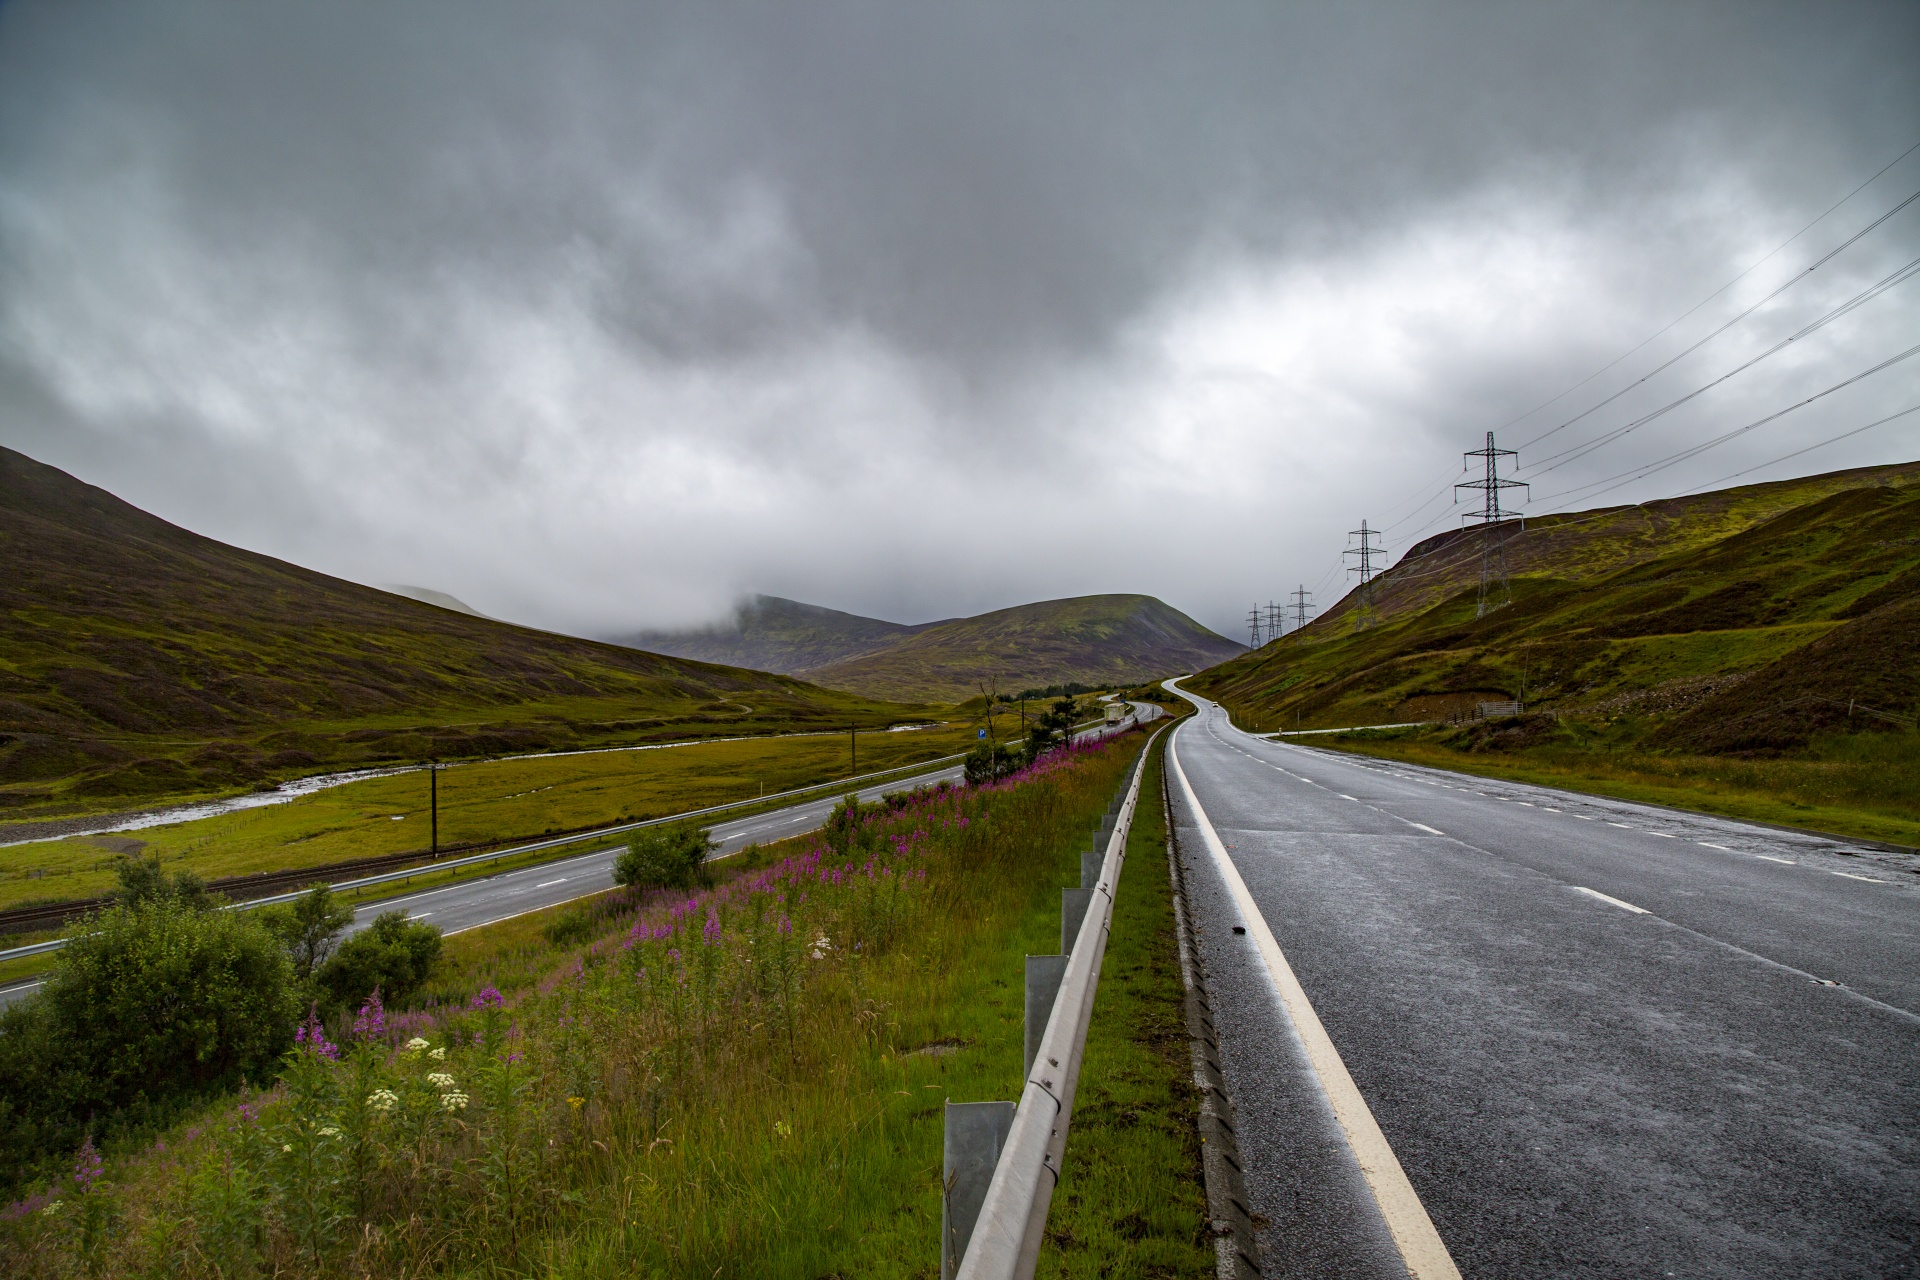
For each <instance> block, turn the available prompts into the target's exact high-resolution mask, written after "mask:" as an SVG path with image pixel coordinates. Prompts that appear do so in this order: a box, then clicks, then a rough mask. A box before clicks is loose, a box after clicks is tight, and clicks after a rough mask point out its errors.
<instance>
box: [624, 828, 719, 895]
mask: <svg viewBox="0 0 1920 1280" xmlns="http://www.w3.org/2000/svg"><path fill="white" fill-rule="evenodd" d="M718 847H719V846H717V845H716V844H714V842H713V833H712V832H710V831H707V830H705V829H704V828H696V827H672V828H668V827H648V828H646V829H645V830H643V831H641V832H639V833H638V834H636V835H635V836H634V837H633V839H632V840H630V841H628V842H627V847H626V850H625V852H623V853H622V854H621V855H620V856H619V857H618V858H616V859H615V860H614V864H613V882H614V883H615V884H617V885H632V886H634V887H635V888H640V889H691V888H693V887H695V886H696V885H697V886H700V887H703V888H704V887H705V886H707V885H710V884H712V883H713V868H712V867H710V866H709V865H708V864H707V856H708V855H709V854H711V853H712V852H713V851H714V850H715V849H716V848H718Z"/></svg>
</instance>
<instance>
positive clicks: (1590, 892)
mask: <svg viewBox="0 0 1920 1280" xmlns="http://www.w3.org/2000/svg"><path fill="white" fill-rule="evenodd" d="M1573 888H1574V890H1575V891H1576V892H1579V893H1584V894H1586V895H1587V896H1588V897H1589V898H1598V899H1600V901H1602V902H1608V903H1612V904H1613V905H1614V906H1616V907H1619V908H1620V909H1621V910H1622V911H1631V912H1633V914H1635V915H1637V916H1650V915H1652V914H1653V913H1652V912H1651V911H1649V910H1647V909H1646V908H1645V907H1636V906H1634V905H1633V904H1632V903H1631V902H1622V901H1621V900H1620V899H1618V898H1616V897H1613V896H1612V895H1611V894H1605V893H1602V892H1600V891H1599V890H1598V889H1589V888H1587V887H1586V886H1585V885H1583V884H1576V885H1574V886H1573Z"/></svg>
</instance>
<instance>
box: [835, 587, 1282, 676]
mask: <svg viewBox="0 0 1920 1280" xmlns="http://www.w3.org/2000/svg"><path fill="white" fill-rule="evenodd" d="M1243 652H1245V646H1243V645H1239V644H1236V643H1235V642H1233V641H1232V640H1228V639H1226V638H1225V637H1224V636H1219V635H1216V634H1214V633H1213V632H1211V631H1209V630H1207V629H1206V628H1205V627H1203V626H1201V625H1200V624H1199V623H1197V622H1195V621H1194V620H1193V619H1192V618H1189V617H1188V616H1187V615H1186V614H1184V613H1181V612H1180V611H1179V610H1178V609H1175V608H1173V607H1172V606H1171V605H1168V604H1165V603H1163V602H1162V601H1159V600H1156V599H1155V598H1154V597H1152V596H1137V595H1108V596H1078V597H1075V598H1073V599H1069V600H1045V601H1041V602H1040V603H1038V604H1023V605H1018V606H1016V607H1014V608H1011V609H998V610H995V611H994V612H992V613H983V614H981V615H979V616H978V617H974V618H954V619H951V620H949V621H946V622H936V623H933V624H931V625H929V626H926V627H923V628H920V629H917V630H916V631H915V632H914V633H913V634H912V635H908V636H904V637H901V638H899V639H896V640H894V641H893V642H892V643H890V644H888V645H886V646H885V647H884V648H881V649H878V650H876V651H874V652H871V653H867V654H863V655H861V656H859V657H855V658H849V659H845V660H843V661H840V662H835V663H830V664H828V665H825V666H820V667H814V668H811V669H809V670H808V671H807V673H806V675H807V678H808V679H809V680H813V681H817V682H818V683H820V684H823V685H826V686H827V687H828V688H832V689H847V690H854V691H858V692H860V693H864V694H867V695H869V696H872V697H877V698H899V699H918V700H925V701H930V702H933V701H959V700H962V699H965V698H968V697H973V696H977V695H978V694H979V692H980V686H981V683H982V682H987V683H990V684H997V686H998V688H999V690H1000V692H1002V693H1015V692H1018V691H1019V690H1021V689H1026V688H1035V687H1044V686H1046V685H1052V684H1067V683H1073V682H1077V683H1080V684H1085V685H1094V686H1109V687H1110V686H1113V685H1120V684H1137V683H1139V682H1141V681H1143V680H1148V679H1153V678H1157V677H1160V676H1167V675H1175V674H1178V673H1180V672H1182V671H1198V670H1200V669H1201V668H1204V667H1209V666H1212V665H1213V664H1214V663H1216V662H1219V661H1221V660H1223V659H1225V658H1230V657H1232V656H1234V655H1235V654H1238V653H1243Z"/></svg>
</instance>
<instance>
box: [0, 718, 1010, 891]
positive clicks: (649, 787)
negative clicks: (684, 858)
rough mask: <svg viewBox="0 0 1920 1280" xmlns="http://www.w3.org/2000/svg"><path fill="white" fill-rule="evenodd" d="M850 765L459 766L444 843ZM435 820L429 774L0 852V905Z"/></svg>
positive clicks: (305, 852)
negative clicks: (126, 872)
mask: <svg viewBox="0 0 1920 1280" xmlns="http://www.w3.org/2000/svg"><path fill="white" fill-rule="evenodd" d="M972 742H973V737H972V730H971V729H970V728H968V727H967V726H965V725H957V724H956V725H946V726H942V727H940V728H937V729H928V730H919V731H913V732H903V733H874V734H867V735H863V736H862V737H861V738H860V739H859V751H860V756H859V767H858V772H860V773H872V772H877V771H880V770H883V769H893V768H899V767H905V766H908V765H911V764H914V763H917V762H920V761H926V760H933V759H938V758H939V757H941V756H946V755H951V754H953V753H954V752H956V751H963V750H965V749H967V748H968V747H969V746H971V745H972ZM854 772H855V770H854V768H853V767H852V760H851V758H850V752H849V750H848V742H847V738H846V736H845V735H844V734H836V735H822V736H818V737H799V736H788V737H773V738H757V739H748V740H744V741H738V742H714V743H695V744H688V745H682V746H674V747H662V748H654V749H647V750H622V751H608V752H598V753H593V754H583V755H565V756H541V757H534V758H530V759H519V760H496V761H486V762H479V763H469V764H457V765H450V766H447V767H444V768H442V769H441V770H440V775H439V791H440V805H439V807H440V841H441V844H442V847H448V846H454V845H460V844H468V843H498V842H503V841H510V840H518V839H538V838H539V837H540V836H542V835H545V834H548V833H550V832H558V831H575V830H580V829H582V828H587V827H593V826H601V825H611V824H613V823H618V822H623V821H627V822H631V821H637V820H639V819H643V818H652V817H660V816H663V815H665V814H670V813H679V812H683V811H685V810H687V809H698V808H704V807H706V806H709V805H715V804H726V803H729V802H732V801H738V800H751V799H753V798H754V797H755V796H756V795H760V794H769V795H770V794H773V793H775V792H779V791H788V790H792V789H794V788H797V787H804V786H811V785H814V784H816V783H828V782H831V781H833V780H835V779H838V778H845V777H848V776H850V775H851V774H852V773H854ZM428 823H429V812H428V780H427V776H426V774H425V773H406V774H397V775H393V776H389V777H382V778H370V779H367V780H366V781H364V782H356V783H349V784H347V785H344V786H339V787H333V788H329V789H328V790H325V791H320V792H316V793H314V794H313V795H309V796H303V797H301V798H300V799H297V800H293V801H289V802H288V803H286V804H281V805H270V806H267V807H264V808H259V809H246V810H242V811H240V812H237V813H227V814H220V815H218V816H216V817H211V818H203V819H200V820H199V821H195V822H181V823H175V824H172V825H170V826H164V827H154V828H150V829H148V830H145V831H141V832H139V833H138V835H137V836H125V835H119V836H113V837H77V838H73V839H68V840H50V841H44V842H41V843H36V844H29V845H19V846H16V847H14V848H10V849H7V850H6V851H5V854H4V858H0V907H8V906H16V905H20V904H22V903H25V902H29V901H42V900H48V901H56V900H58V901H63V900H70V899H75V898H86V897H91V896H94V895H97V894H101V893H106V892H109V891H111V889H112V888H113V885H114V874H113V868H114V866H115V865H116V864H117V863H118V861H119V859H120V858H121V857H122V856H124V854H125V852H127V851H136V852H138V853H139V854H140V855H141V856H143V857H155V856H157V857H158V858H159V859H160V861H161V862H162V864H163V865H165V866H166V868H167V869H168V870H190V871H193V872H194V873H195V874H197V875H199V876H201V877H202V878H204V879H208V880H213V879H217V878H220V877H222V876H237V875H248V874H251V873H253V872H258V871H280V870H292V869H298V868H303V867H318V866H325V865H327V864H329V863H334V862H344V861H348V860H350V859H355V858H366V857H374V856H379V855H385V854H396V853H401V852H404V851H408V850H416V849H418V850H424V849H425V848H426V847H427V834H428V831H427V828H428Z"/></svg>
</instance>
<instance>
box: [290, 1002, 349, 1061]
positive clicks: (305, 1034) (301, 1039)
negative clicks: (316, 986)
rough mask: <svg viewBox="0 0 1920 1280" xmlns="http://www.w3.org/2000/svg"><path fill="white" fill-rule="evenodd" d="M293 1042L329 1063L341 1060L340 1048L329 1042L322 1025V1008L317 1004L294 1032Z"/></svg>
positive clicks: (309, 1010) (310, 1009)
mask: <svg viewBox="0 0 1920 1280" xmlns="http://www.w3.org/2000/svg"><path fill="white" fill-rule="evenodd" d="M293 1042H294V1043H295V1044H296V1045H299V1046H300V1047H301V1048H303V1049H305V1050H306V1051H307V1052H308V1053H311V1054H313V1055H314V1056H315V1057H320V1058H325V1059H326V1060H327V1061H328V1062H338V1061H339V1060H340V1050H339V1048H338V1047H337V1046H335V1045H333V1044H331V1043H329V1042H328V1040H327V1029H326V1028H325V1027H323V1026H322V1025H320V1006H319V1005H317V1004H316V1005H313V1006H312V1007H311V1008H309V1009H308V1010H307V1020H306V1021H305V1022H303V1023H301V1024H300V1026H299V1028H298V1029H297V1030H295V1031H294V1033H293Z"/></svg>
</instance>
